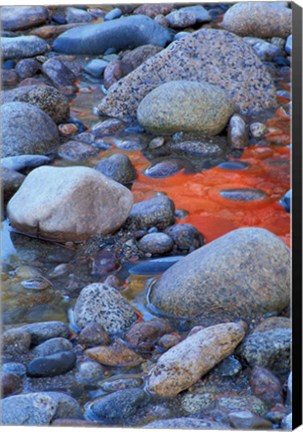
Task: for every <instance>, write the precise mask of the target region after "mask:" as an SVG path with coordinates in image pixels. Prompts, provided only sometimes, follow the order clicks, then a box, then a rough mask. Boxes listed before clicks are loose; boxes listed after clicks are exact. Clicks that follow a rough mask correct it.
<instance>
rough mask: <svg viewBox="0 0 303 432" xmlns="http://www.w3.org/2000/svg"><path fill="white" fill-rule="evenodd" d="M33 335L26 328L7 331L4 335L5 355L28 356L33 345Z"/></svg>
mask: <svg viewBox="0 0 303 432" xmlns="http://www.w3.org/2000/svg"><path fill="white" fill-rule="evenodd" d="M31 342H32V340H31V335H30V333H29V332H28V331H26V329H24V328H22V327H21V328H15V329H9V330H6V331H5V332H4V333H3V334H2V347H3V354H11V355H15V356H17V355H20V354H26V353H28V351H29V347H30V345H31Z"/></svg>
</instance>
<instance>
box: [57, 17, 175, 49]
mask: <svg viewBox="0 0 303 432" xmlns="http://www.w3.org/2000/svg"><path fill="white" fill-rule="evenodd" d="M171 39H172V34H171V32H170V31H169V30H168V29H166V28H164V27H162V26H160V25H159V24H157V23H156V22H155V21H153V20H152V19H150V18H148V17H146V16H144V15H137V16H129V17H123V18H119V19H115V20H112V21H106V22H104V23H100V24H91V25H87V26H83V27H81V28H78V27H77V28H75V29H71V30H68V31H67V32H64V33H62V34H61V35H60V36H59V37H58V38H57V39H56V40H55V41H54V43H53V49H54V50H55V51H58V52H64V53H66V54H103V53H104V52H105V51H106V50H107V49H108V48H114V49H115V50H116V51H117V52H119V51H121V50H124V49H130V48H136V47H138V46H140V45H146V44H153V45H159V46H165V45H166V44H167V42H170V41H171Z"/></svg>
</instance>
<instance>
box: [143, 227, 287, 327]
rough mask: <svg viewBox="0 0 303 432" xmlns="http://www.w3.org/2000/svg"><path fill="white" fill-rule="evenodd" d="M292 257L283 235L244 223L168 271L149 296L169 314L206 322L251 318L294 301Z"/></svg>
mask: <svg viewBox="0 0 303 432" xmlns="http://www.w3.org/2000/svg"><path fill="white" fill-rule="evenodd" d="M289 262H290V251H289V248H288V247H287V246H286V245H285V244H284V242H283V241H282V240H280V239H279V237H277V236H275V235H274V234H272V233H271V232H269V231H267V230H264V229H261V228H240V229H237V230H234V231H231V232H230V233H228V234H225V235H224V236H222V237H219V238H218V239H216V240H214V241H212V242H211V243H209V244H207V245H205V246H202V247H201V248H200V249H198V250H196V251H194V252H192V253H190V254H189V255H187V256H186V257H185V258H182V259H181V260H180V261H179V262H178V263H176V264H174V265H173V266H172V267H170V268H169V269H168V270H166V272H165V273H163V275H162V276H161V277H160V279H158V281H157V282H156V284H154V285H153V287H152V289H151V291H150V293H149V301H151V303H152V304H153V305H154V306H155V307H156V308H157V309H160V311H161V312H163V313H164V314H165V313H168V314H170V315H171V314H172V315H175V316H178V317H184V318H190V317H192V318H194V317H195V319H199V320H201V323H202V322H203V320H206V321H207V322H210V323H215V322H222V321H220V320H222V319H223V318H224V319H238V317H239V316H241V318H242V319H247V320H248V321H250V320H251V319H252V317H253V316H260V315H263V314H264V313H266V312H270V311H277V312H280V311H282V310H283V309H284V308H285V307H286V306H287V305H288V304H289V289H290V287H289V283H290V279H289V276H290V273H289V272H290V266H289ZM214 312H215V313H214Z"/></svg>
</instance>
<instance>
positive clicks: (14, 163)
mask: <svg viewBox="0 0 303 432" xmlns="http://www.w3.org/2000/svg"><path fill="white" fill-rule="evenodd" d="M0 162H1V166H2V167H3V168H6V169H9V170H14V171H21V172H24V171H25V172H27V171H28V170H31V169H32V168H37V167H39V166H41V165H48V164H50V163H51V159H50V158H49V157H47V156H41V155H19V156H8V157H5V158H2V159H1V160H0ZM31 276H32V275H31Z"/></svg>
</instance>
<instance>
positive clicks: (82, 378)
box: [76, 361, 103, 384]
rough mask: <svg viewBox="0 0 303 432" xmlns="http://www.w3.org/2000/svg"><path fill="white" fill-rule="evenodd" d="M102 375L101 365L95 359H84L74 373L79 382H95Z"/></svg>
mask: <svg viewBox="0 0 303 432" xmlns="http://www.w3.org/2000/svg"><path fill="white" fill-rule="evenodd" d="M102 377H103V367H102V366H101V365H100V364H99V363H97V362H95V361H85V362H83V363H80V365H79V368H78V371H77V373H76V378H77V381H78V382H79V383H80V384H89V383H93V382H94V383H95V382H96V380H97V379H100V378H102Z"/></svg>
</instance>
